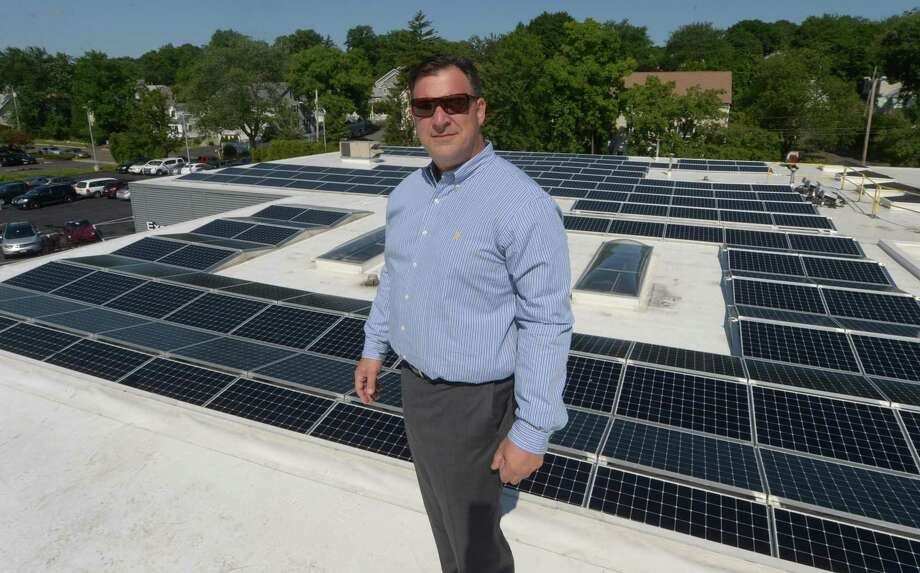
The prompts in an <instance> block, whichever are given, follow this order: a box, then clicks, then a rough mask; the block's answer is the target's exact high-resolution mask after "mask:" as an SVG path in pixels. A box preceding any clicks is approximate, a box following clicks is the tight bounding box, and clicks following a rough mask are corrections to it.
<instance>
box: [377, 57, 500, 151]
mask: <svg viewBox="0 0 920 573" xmlns="http://www.w3.org/2000/svg"><path fill="white" fill-rule="evenodd" d="M408 93H409V92H408V85H407V80H406V76H405V74H400V75H399V79H398V80H397V81H396V83H395V84H394V85H393V87H392V88H391V89H390V94H389V98H387V99H386V100H384V101H383V102H382V104H381V105H380V109H379V111H380V112H381V113H385V114H386V115H387V119H386V124H385V125H384V131H383V133H384V143H386V144H387V145H418V143H419V142H418V139H417V137H416V134H415V123H414V122H413V121H412V117H411V116H410V114H409V109H408V108H409V96H408ZM487 125H488V124H487Z"/></svg>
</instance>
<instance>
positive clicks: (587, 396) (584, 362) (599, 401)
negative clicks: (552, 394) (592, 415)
mask: <svg viewBox="0 0 920 573" xmlns="http://www.w3.org/2000/svg"><path fill="white" fill-rule="evenodd" d="M622 370H623V364H622V363H619V362H613V361H610V360H601V359H596V358H587V357H584V356H575V355H569V358H568V361H567V362H566V383H565V386H564V387H563V390H562V400H563V402H565V403H566V404H568V405H570V406H578V407H581V408H586V409H589V410H594V411H597V412H601V413H603V414H609V413H610V412H612V411H613V406H614V403H615V399H616V393H617V387H618V386H619V380H620V375H621V373H622Z"/></svg>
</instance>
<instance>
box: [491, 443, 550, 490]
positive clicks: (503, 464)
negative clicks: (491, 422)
mask: <svg viewBox="0 0 920 573" xmlns="http://www.w3.org/2000/svg"><path fill="white" fill-rule="evenodd" d="M542 465H543V455H542V454H531V453H530V452H525V451H524V450H522V449H521V448H519V447H517V446H515V445H514V442H512V441H511V440H509V439H508V438H505V439H504V440H502V443H501V444H499V445H498V449H497V450H495V455H494V456H492V469H493V470H498V474H499V476H500V477H501V480H502V483H510V484H511V485H517V484H519V483H521V480H523V479H527V478H529V477H530V474H532V473H533V472H535V471H537V470H538V469H540V466H542Z"/></svg>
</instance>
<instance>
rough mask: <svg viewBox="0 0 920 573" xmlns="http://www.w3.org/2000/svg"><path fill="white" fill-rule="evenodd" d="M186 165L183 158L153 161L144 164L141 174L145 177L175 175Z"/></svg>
mask: <svg viewBox="0 0 920 573" xmlns="http://www.w3.org/2000/svg"><path fill="white" fill-rule="evenodd" d="M183 165H185V160H184V159H182V158H181V157H167V158H165V159H151V160H150V161H148V162H147V163H145V164H144V166H143V168H142V169H141V173H143V174H144V175H174V174H176V173H178V172H179V170H180V169H182V166H183Z"/></svg>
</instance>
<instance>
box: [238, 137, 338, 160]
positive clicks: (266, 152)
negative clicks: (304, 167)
mask: <svg viewBox="0 0 920 573" xmlns="http://www.w3.org/2000/svg"><path fill="white" fill-rule="evenodd" d="M317 153H324V151H323V142H321V141H302V140H299V139H275V140H273V141H272V142H271V143H269V144H268V145H265V146H262V147H259V148H258V149H254V150H253V151H252V160H253V161H273V160H276V159H287V158H288V157H300V156H302V155H315V154H317Z"/></svg>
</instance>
